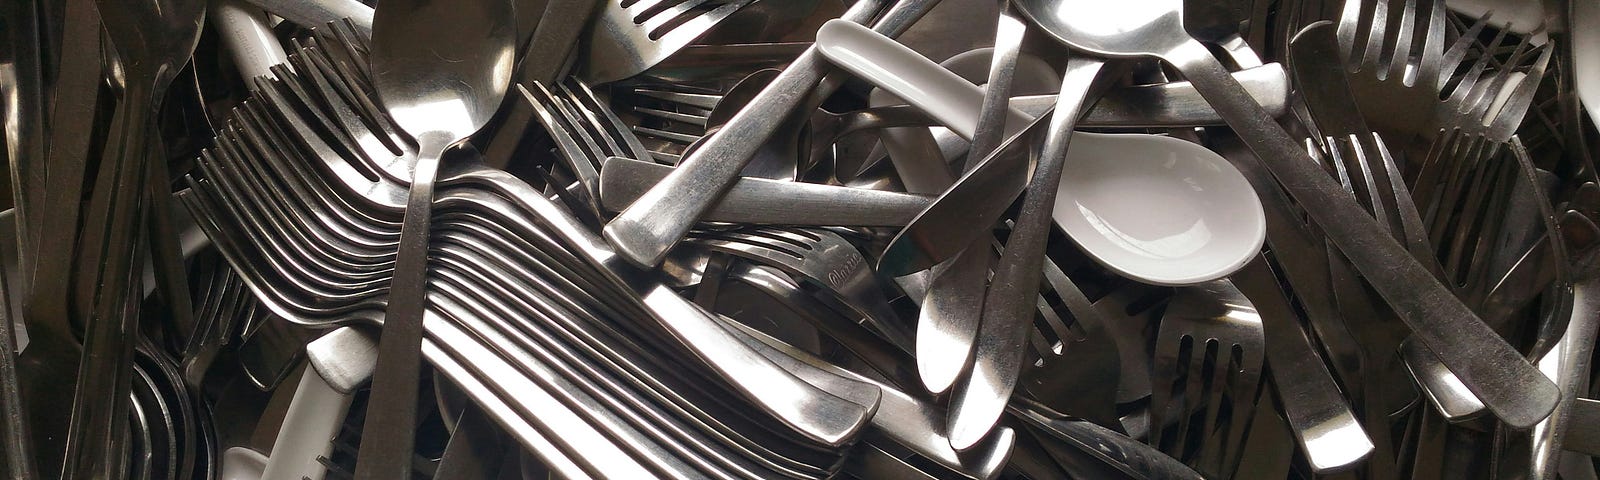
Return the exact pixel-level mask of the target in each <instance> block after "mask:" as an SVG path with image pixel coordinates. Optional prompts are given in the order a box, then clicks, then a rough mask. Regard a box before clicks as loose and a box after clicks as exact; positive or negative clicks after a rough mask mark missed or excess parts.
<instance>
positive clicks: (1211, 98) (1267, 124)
mask: <svg viewBox="0 0 1600 480" xmlns="http://www.w3.org/2000/svg"><path fill="white" fill-rule="evenodd" d="M1161 57H1162V58H1163V59H1165V60H1166V61H1168V62H1170V63H1172V64H1173V66H1175V67H1177V69H1178V70H1179V71H1180V72H1182V73H1183V76H1184V78H1187V79H1188V80H1189V81H1190V82H1191V83H1193V84H1194V86H1195V89H1196V90H1198V91H1199V92H1200V94H1201V96H1203V97H1205V98H1206V100H1207V101H1208V102H1210V103H1211V105H1212V107H1213V108H1216V110H1217V113H1219V114H1221V115H1222V118H1223V119H1224V120H1226V121H1227V122H1228V126H1230V127H1232V128H1233V129H1234V130H1235V131H1236V132H1238V134H1239V137H1240V138H1241V139H1243V140H1244V142H1245V145H1246V146H1248V147H1249V148H1250V150H1251V151H1252V152H1254V153H1255V154H1256V158H1258V159H1259V160H1260V161H1261V162H1262V163H1263V164H1264V165H1265V166H1266V168H1267V170H1268V171H1271V172H1272V175H1273V177H1276V178H1277V179H1278V182H1279V183H1280V184H1282V185H1283V187H1284V189H1285V190H1287V191H1288V192H1289V195H1290V196H1292V197H1293V198H1294V199H1295V200H1296V201H1297V202H1298V203H1300V204H1301V205H1305V206H1307V208H1306V209H1305V210H1306V213H1307V214H1308V215H1309V216H1310V217H1311V219H1312V221H1314V222H1316V223H1317V225H1319V226H1321V227H1322V230H1323V232H1324V233H1325V234H1326V235H1327V237H1328V239H1329V240H1331V241H1332V242H1333V244H1334V245H1335V246H1337V247H1338V248H1339V249H1340V250H1341V251H1343V252H1344V253H1345V256H1346V257H1347V258H1349V260H1350V263H1351V264H1353V265H1354V266H1355V267H1356V270H1358V271H1359V272H1360V273H1361V275H1362V276H1363V277H1365V278H1366V279H1367V281H1368V282H1369V283H1371V284H1372V286H1373V288H1374V289H1375V290H1377V291H1378V293H1379V295H1381V296H1382V297H1383V299H1384V300H1385V301H1386V302H1388V303H1389V305H1390V307H1392V308H1393V309H1394V312H1395V313H1396V314H1398V315H1399V317H1400V318H1401V319H1402V320H1404V321H1405V322H1406V325H1407V326H1409V327H1411V330H1412V331H1413V333H1414V335H1415V336H1416V337H1417V338H1418V339H1420V340H1422V341H1423V343H1424V344H1425V345H1426V346H1427V347H1428V349H1429V350H1432V351H1433V352H1434V353H1435V354H1437V355H1438V356H1439V359H1440V360H1441V361H1443V362H1444V363H1445V364H1446V365H1448V366H1449V367H1450V369H1451V371H1453V372H1456V374H1457V376H1459V377H1460V378H1461V380H1462V382H1463V383H1465V384H1466V385H1467V388H1468V389H1469V390H1471V391H1472V393H1473V394H1475V395H1477V396H1478V397H1479V398H1481V399H1482V400H1483V401H1484V404H1485V405H1488V406H1489V409H1490V410H1491V411H1493V412H1494V413H1495V416H1497V417H1499V418H1500V419H1501V420H1503V421H1505V422H1506V423H1507V424H1509V425H1511V426H1513V427H1516V428H1527V427H1530V426H1532V425H1533V424H1535V423H1538V422H1539V420H1541V419H1543V418H1545V416H1547V415H1549V413H1550V411H1551V410H1552V409H1554V408H1555V406H1556V402H1557V401H1558V400H1559V397H1560V394H1561V390H1560V389H1559V388H1557V387H1556V385H1555V383H1554V382H1551V381H1550V380H1549V379H1548V378H1545V377H1544V375H1542V374H1540V373H1539V370H1538V369H1536V368H1534V366H1533V364H1531V363H1528V360H1527V359H1525V358H1523V357H1522V355H1521V354H1519V353H1518V352H1517V351H1516V349H1513V348H1512V347H1511V345H1509V344H1507V343H1506V342H1505V341H1504V340H1502V339H1500V337H1499V336H1498V335H1496V334H1495V333H1494V330H1492V329H1490V328H1489V326H1488V325H1486V324H1484V323H1483V321H1482V320H1481V319H1479V318H1478V316H1477V315H1476V314H1474V313H1473V312H1472V310H1471V309H1469V308H1467V306H1466V304H1463V303H1462V302H1461V300H1459V299H1457V298H1456V296H1455V295H1454V294H1453V293H1451V292H1450V290H1449V289H1448V288H1445V286H1444V285H1442V284H1440V283H1439V281H1438V280H1437V279H1435V278H1434V277H1433V275H1432V274H1430V273H1428V271H1427V269H1425V268H1423V266H1422V264H1421V263H1418V262H1417V260H1416V259H1415V258H1412V256H1411V254H1410V253H1409V252H1407V251H1406V250H1405V249H1404V248H1402V247H1401V246H1400V245H1399V244H1398V243H1396V242H1395V241H1394V238H1393V237H1391V236H1389V235H1387V234H1384V233H1383V230H1382V229H1381V228H1380V227H1379V226H1378V223H1377V220H1374V219H1373V218H1372V216H1370V215H1368V214H1367V213H1366V212H1365V211H1364V210H1362V208H1361V206H1359V205H1357V204H1356V203H1355V201H1353V200H1352V199H1351V198H1350V196H1349V195H1348V194H1347V193H1345V192H1344V189H1343V188H1341V187H1340V186H1339V185H1338V184H1336V183H1334V182H1333V179H1331V178H1329V177H1328V176H1327V175H1326V174H1325V173H1323V172H1322V171H1321V169H1320V168H1319V167H1318V166H1317V163H1316V162H1315V161H1313V160H1312V159H1311V158H1309V155H1308V154H1307V153H1306V152H1305V150H1303V149H1302V148H1301V147H1300V146H1298V145H1296V143H1295V141H1294V139H1293V138H1291V137H1290V136H1289V134H1288V132H1286V131H1284V129H1283V127H1282V126H1281V125H1278V124H1277V122H1275V121H1274V120H1273V119H1272V117H1271V116H1270V115H1268V114H1267V112H1266V110H1265V109H1263V108H1262V107H1261V105H1260V104H1258V103H1256V101H1255V99H1253V98H1251V97H1250V95H1249V93H1247V92H1246V91H1245V90H1244V88H1243V87H1241V86H1240V85H1239V83H1238V82H1237V81H1234V79H1233V77H1231V76H1229V75H1228V71H1227V69H1226V68H1224V67H1223V66H1222V64H1221V63H1219V62H1218V61H1217V59H1216V58H1215V57H1212V56H1211V52H1210V51H1208V50H1206V48H1205V46H1204V45H1201V44H1200V42H1198V41H1193V40H1191V41H1186V42H1184V43H1182V44H1181V45H1179V46H1177V47H1174V48H1172V49H1171V50H1169V51H1167V52H1163V53H1162V54H1161Z"/></svg>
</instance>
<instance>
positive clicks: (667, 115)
mask: <svg viewBox="0 0 1600 480" xmlns="http://www.w3.org/2000/svg"><path fill="white" fill-rule="evenodd" d="M633 111H634V112H637V113H639V114H641V115H644V116H648V117H654V118H659V119H662V120H666V121H670V122H682V123H687V124H690V125H694V126H697V127H700V128H705V126H706V116H705V115H694V114H688V113H680V112H673V111H668V110H662V109H659V108H650V107H641V106H637V105H636V106H634V107H633Z"/></svg>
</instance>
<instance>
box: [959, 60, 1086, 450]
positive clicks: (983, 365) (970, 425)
mask: <svg viewBox="0 0 1600 480" xmlns="http://www.w3.org/2000/svg"><path fill="white" fill-rule="evenodd" d="M1104 66H1105V62H1104V61H1103V60H1100V59H1095V58H1088V57H1083V58H1078V57H1074V58H1072V59H1069V60H1068V61H1067V69H1066V72H1065V73H1063V74H1062V81H1061V96H1060V98H1059V99H1058V100H1057V101H1056V110H1055V113H1054V114H1053V115H1052V116H1051V117H1050V130H1049V132H1048V133H1047V134H1046V135H1045V139H1044V146H1043V147H1042V152H1041V153H1040V154H1039V162H1038V166H1036V167H1035V168H1034V170H1033V178H1032V179H1030V180H1029V182H1028V189H1027V191H1026V192H1025V193H1024V194H1023V197H1022V206H1021V207H1020V209H1019V210H1018V212H1017V217H1016V220H1015V222H1016V223H1015V226H1014V227H1012V230H1011V236H1010V238H1009V239H1007V240H1006V247H1005V251H1004V252H1002V253H1001V254H1000V263H999V264H997V265H996V266H995V271H994V281H993V282H992V283H991V284H990V286H989V292H988V294H987V295H986V296H985V298H984V302H983V316H982V321H981V323H980V324H979V326H978V344H977V353H976V354H975V355H974V362H973V366H972V374H971V376H970V377H968V381H967V383H966V385H965V386H963V387H962V388H961V389H960V390H959V391H957V392H956V397H955V400H954V405H956V408H955V409H953V410H952V411H951V415H950V418H951V421H950V443H951V445H953V446H955V447H956V449H957V450H960V449H962V448H964V447H966V446H969V445H973V444H975V443H977V441H978V440H980V439H982V438H983V436H984V435H985V434H987V433H988V431H989V429H990V428H992V427H993V426H994V424H995V421H996V420H998V419H999V418H1000V414H1001V413H1002V412H1004V411H1005V409H1006V402H1007V401H1008V400H1009V399H1010V398H1011V392H1012V391H1014V390H1016V388H1017V375H1018V374H1019V373H1020V372H1021V371H1022V357H1023V353H1024V352H1026V351H1027V350H1028V348H1027V340H1028V330H1029V328H1030V327H1031V326H1032V325H1033V322H1032V320H1033V311H1034V305H1035V303H1034V298H1035V297H1036V296H1037V295H1038V293H1039V277H1040V276H1041V275H1043V273H1044V270H1043V268H1042V267H1041V265H1042V264H1043V263H1044V247H1045V243H1046V241H1047V240H1048V239H1049V234H1050V225H1051V224H1052V220H1053V219H1054V218H1055V217H1054V216H1053V215H1052V212H1053V211H1054V209H1055V204H1056V192H1057V191H1058V190H1059V189H1058V188H1056V186H1057V185H1059V184H1060V183H1061V172H1062V170H1063V168H1064V167H1065V166H1066V158H1067V146H1068V144H1069V142H1070V141H1071V139H1072V128H1073V127H1074V126H1076V124H1077V121H1078V111H1079V110H1080V109H1081V108H1082V107H1083V105H1084V103H1085V100H1087V97H1088V95H1089V91H1090V90H1091V89H1092V88H1093V85H1094V82H1095V77H1096V76H1098V75H1099V74H1100V70H1101V68H1102V67H1104Z"/></svg>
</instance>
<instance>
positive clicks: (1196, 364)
mask: <svg viewBox="0 0 1600 480" xmlns="http://www.w3.org/2000/svg"><path fill="white" fill-rule="evenodd" d="M1265 343H1266V338H1265V334H1264V333H1263V329H1262V328H1261V316H1260V314H1259V313H1257V312H1256V309H1255V306H1253V305H1251V304H1250V300H1249V299H1248V298H1246V297H1245V296H1244V294H1242V293H1240V292H1239V290H1238V288H1237V287H1234V286H1233V284H1232V283H1231V282H1229V281H1227V280H1218V281H1216V282H1212V283H1208V284H1203V285H1200V286H1195V287H1183V288H1180V289H1179V290H1178V293H1177V294H1175V295H1174V297H1173V299H1172V302H1171V303H1169V304H1168V306H1167V312H1166V315H1165V316H1163V317H1162V318H1161V331H1160V333H1159V334H1158V338H1157V340H1156V356H1155V358H1156V361H1155V366H1154V367H1155V376H1154V378H1153V379H1152V380H1151V383H1152V384H1153V387H1152V392H1151V395H1150V435H1149V437H1148V438H1147V439H1146V442H1147V443H1149V444H1151V445H1153V446H1156V447H1157V448H1160V449H1161V450H1162V451H1164V452H1167V454H1168V455H1172V456H1173V457H1176V458H1178V459H1179V460H1182V461H1184V462H1185V463H1188V464H1189V465H1190V466H1193V467H1195V468H1196V469H1198V470H1199V471H1202V472H1206V473H1209V474H1211V475H1217V476H1222V477H1227V476H1230V475H1232V473H1233V471H1234V469H1235V468H1237V466H1238V462H1239V459H1240V458H1241V456H1242V455H1243V453H1244V452H1243V450H1242V449H1243V446H1244V444H1243V441H1244V438H1245V430H1246V429H1247V428H1248V426H1249V424H1250V418H1251V415H1252V412H1254V410H1255V408H1256V405H1255V402H1256V395H1257V394H1258V389H1259V388H1260V382H1261V367H1262V364H1263V360H1264V358H1265ZM1224 404H1227V405H1228V407H1229V408H1227V409H1224V408H1223V406H1224ZM1202 410H1203V411H1204V414H1203V415H1201V414H1200V412H1201V411H1202ZM1169 423H1170V424H1173V425H1169ZM1195 430H1198V431H1199V433H1198V434H1196V433H1195ZM1195 440H1198V441H1199V442H1201V443H1200V444H1199V445H1193V444H1191V443H1190V442H1192V441H1195Z"/></svg>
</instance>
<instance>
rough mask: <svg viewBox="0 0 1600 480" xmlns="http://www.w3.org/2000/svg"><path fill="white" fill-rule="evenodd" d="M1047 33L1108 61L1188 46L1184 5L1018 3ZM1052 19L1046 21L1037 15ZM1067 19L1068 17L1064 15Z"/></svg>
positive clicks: (1165, 1) (1175, 0)
mask: <svg viewBox="0 0 1600 480" xmlns="http://www.w3.org/2000/svg"><path fill="white" fill-rule="evenodd" d="M1017 6H1018V7H1020V9H1021V10H1022V12H1023V14H1025V15H1027V16H1028V17H1029V18H1031V19H1033V20H1034V22H1035V23H1049V24H1051V26H1052V27H1054V26H1061V27H1064V28H1046V29H1043V30H1044V31H1045V33H1048V34H1050V36H1052V37H1055V39H1056V40H1057V41H1059V42H1061V43H1065V44H1067V45H1071V46H1072V47H1074V48H1077V49H1079V50H1083V51H1087V52H1090V53H1095V54H1099V55H1106V56H1118V57H1120V56H1145V55H1159V54H1163V53H1166V52H1169V51H1172V50H1173V49H1174V48H1177V47H1179V46H1182V45H1183V44H1185V43H1189V42H1192V41H1193V40H1191V39H1190V38H1189V37H1188V36H1187V35H1174V34H1173V32H1183V31H1184V30H1183V14H1182V12H1183V0H1127V1H1120V2H1101V1H1096V0H1019V1H1018V2H1017ZM1048 15H1056V16H1061V17H1062V18H1056V19H1049V18H1040V16H1048ZM1069 15H1070V16H1071V18H1066V16H1069Z"/></svg>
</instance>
